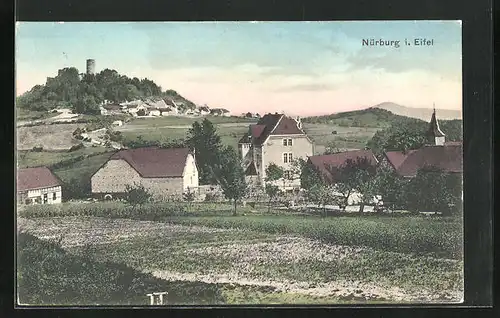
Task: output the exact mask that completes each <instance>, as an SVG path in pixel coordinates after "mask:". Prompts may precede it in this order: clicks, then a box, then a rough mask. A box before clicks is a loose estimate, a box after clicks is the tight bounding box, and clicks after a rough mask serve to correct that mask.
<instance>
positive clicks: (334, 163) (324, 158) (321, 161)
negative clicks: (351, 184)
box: [308, 150, 377, 181]
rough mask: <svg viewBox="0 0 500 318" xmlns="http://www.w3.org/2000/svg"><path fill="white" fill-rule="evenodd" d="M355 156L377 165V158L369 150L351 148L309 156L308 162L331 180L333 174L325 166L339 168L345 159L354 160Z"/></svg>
mask: <svg viewBox="0 0 500 318" xmlns="http://www.w3.org/2000/svg"><path fill="white" fill-rule="evenodd" d="M357 158H366V159H367V160H368V161H369V162H370V163H371V164H372V165H374V166H375V165H377V159H376V158H375V154H374V153H373V152H372V151H371V150H353V151H345V152H339V153H334V154H329V155H317V156H310V157H309V159H308V162H309V164H312V165H313V166H314V167H315V168H316V169H317V170H318V171H319V172H320V173H321V174H322V175H323V176H324V177H325V178H327V179H328V180H329V181H332V180H333V176H332V174H331V173H330V171H329V170H328V169H327V167H334V168H340V167H341V166H342V165H343V164H345V163H346V162H347V160H356V159H357Z"/></svg>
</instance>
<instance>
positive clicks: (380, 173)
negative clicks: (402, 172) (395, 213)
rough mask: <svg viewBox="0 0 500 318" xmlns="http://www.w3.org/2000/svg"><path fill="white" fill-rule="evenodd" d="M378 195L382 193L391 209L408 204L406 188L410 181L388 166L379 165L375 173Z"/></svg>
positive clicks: (385, 202)
mask: <svg viewBox="0 0 500 318" xmlns="http://www.w3.org/2000/svg"><path fill="white" fill-rule="evenodd" d="M375 178H376V181H375V191H376V195H377V194H378V195H381V196H382V200H383V201H384V205H386V206H388V207H389V208H390V209H391V210H395V209H397V208H401V207H404V206H405V205H406V200H405V195H404V193H405V189H406V187H407V183H408V181H407V180H405V179H403V178H401V177H400V176H399V175H398V174H397V172H396V171H395V170H394V169H392V168H388V167H379V168H378V169H377V173H376V175H375Z"/></svg>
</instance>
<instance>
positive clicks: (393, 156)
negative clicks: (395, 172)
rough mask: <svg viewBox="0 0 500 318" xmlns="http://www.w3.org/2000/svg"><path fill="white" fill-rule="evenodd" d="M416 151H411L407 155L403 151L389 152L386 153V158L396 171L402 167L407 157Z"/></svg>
mask: <svg viewBox="0 0 500 318" xmlns="http://www.w3.org/2000/svg"><path fill="white" fill-rule="evenodd" d="M414 151H415V150H409V151H408V152H407V153H403V152H402V151H389V152H386V153H385V156H386V157H387V160H389V163H390V164H391V165H392V166H393V167H394V169H397V168H399V166H401V164H402V163H403V161H405V159H406V157H407V156H408V155H409V154H410V153H412V152H414Z"/></svg>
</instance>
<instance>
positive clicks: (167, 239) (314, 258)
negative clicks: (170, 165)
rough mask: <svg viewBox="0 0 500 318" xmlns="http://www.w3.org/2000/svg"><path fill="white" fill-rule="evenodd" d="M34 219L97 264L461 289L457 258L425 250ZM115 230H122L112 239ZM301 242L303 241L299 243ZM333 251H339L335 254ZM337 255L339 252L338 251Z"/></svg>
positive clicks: (243, 293)
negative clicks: (419, 252) (423, 252)
mask: <svg viewBox="0 0 500 318" xmlns="http://www.w3.org/2000/svg"><path fill="white" fill-rule="evenodd" d="M34 221H35V223H34V224H32V225H31V227H32V230H34V231H35V233H36V232H38V234H37V235H43V236H46V237H51V236H53V237H57V233H64V232H65V229H70V230H71V232H70V233H69V234H66V235H68V236H69V237H67V238H63V239H62V240H63V241H64V242H66V243H65V244H66V245H65V246H66V248H67V251H68V252H69V253H70V254H69V255H73V256H75V257H88V258H91V259H92V261H93V262H97V263H110V264H126V265H127V266H130V267H132V268H134V269H135V270H139V271H141V272H149V271H154V270H160V271H166V272H167V273H180V274H182V275H188V276H189V275H192V274H196V275H205V277H212V276H211V275H213V274H215V275H221V274H229V275H236V277H247V278H248V279H251V280H257V281H261V282H267V281H269V280H272V281H274V282H278V283H285V284H287V283H286V282H307V283H308V284H309V288H314V287H321V286H326V285H328V284H330V283H331V282H352V283H349V285H350V286H354V287H353V288H360V289H361V290H363V289H365V291H367V292H369V290H370V287H363V286H366V285H363V284H371V285H375V286H378V288H381V289H382V290H386V289H391V288H394V287H397V288H402V289H403V290H404V291H405V292H410V293H413V294H416V295H427V297H428V296H429V295H437V296H439V297H444V295H446V294H447V293H450V292H451V293H453V292H456V291H459V290H461V288H462V280H463V278H462V268H463V262H462V261H460V260H449V259H442V258H435V257H432V256H430V255H414V254H412V253H396V252H391V251H384V250H373V249H363V248H362V249H359V247H356V248H355V249H354V250H352V249H351V251H350V252H349V251H348V249H347V250H346V248H345V247H335V245H331V246H332V247H334V250H333V251H330V250H329V249H325V247H323V246H321V245H317V243H312V244H313V245H308V244H311V243H307V242H308V241H307V240H306V241H304V240H303V239H299V241H292V243H293V242H298V243H297V244H299V246H297V245H293V244H296V243H293V244H292V245H290V244H289V243H286V241H279V240H278V238H279V237H280V236H277V235H276V234H271V233H267V232H265V231H254V230H253V229H248V228H243V227H241V228H239V229H236V228H231V229H225V230H222V231H221V230H217V229H216V228H200V230H196V229H195V228H193V227H185V228H172V227H171V225H168V224H164V223H162V222H149V223H148V222H146V223H140V222H133V221H129V220H109V219H106V218H97V219H96V218H82V217H77V218H70V219H68V218H61V219H53V218H43V219H37V220H34ZM359 230H360V231H362V230H363V228H360V229H359ZM54 234H55V235H54ZM116 235H126V236H124V237H121V238H118V240H114V239H113V238H115V237H116ZM89 238H90V240H89ZM92 238H94V239H92ZM110 239H112V240H110ZM71 242H74V243H85V242H89V243H90V244H92V245H90V246H89V245H86V244H85V245H83V246H79V245H72V244H74V243H71ZM92 242H94V243H95V242H99V244H93V243H92ZM263 243H266V244H268V245H265V244H264V245H262V244H263ZM68 244H69V245H68ZM301 244H305V245H303V246H302V247H301V246H300V245H301ZM356 249H357V251H356ZM339 251H340V253H341V254H338V253H339ZM200 253H201V254H200ZM331 253H333V254H331ZM318 255H324V256H323V257H321V256H319V257H318ZM341 255H344V256H343V257H342V258H341V257H340V256H341ZM73 256H70V257H73ZM290 257H291V258H290ZM325 257H326V258H325ZM55 269H56V270H59V271H61V269H60V267H57V266H56V268H55ZM62 272H63V273H64V271H62ZM177 275H178V274H174V276H172V277H173V278H170V279H171V280H173V281H178V280H180V279H182V278H180V276H177ZM176 277H177V279H176ZM233 277H234V276H233ZM192 279H194V280H197V281H200V280H199V279H198V278H197V277H196V276H192ZM182 280H184V279H182ZM188 280H189V279H188ZM236 282H239V280H236ZM356 282H361V284H360V283H356ZM104 283H105V284H112V282H110V281H109V280H104ZM172 284H173V283H172ZM325 284H326V285H325ZM213 285H216V286H219V287H220V288H221V289H220V290H219V291H220V293H221V294H220V295H221V297H222V298H223V300H221V301H222V302H223V303H227V304H232V303H246V304H251V303H294V304H298V303H339V302H340V303H341V302H359V301H364V300H362V299H360V298H353V297H354V296H353V294H346V295H344V296H341V295H333V296H328V297H323V296H321V294H317V295H316V296H309V295H305V294H301V293H297V292H291V291H290V292H287V291H280V292H276V290H274V288H277V287H276V286H275V285H274V283H269V285H267V286H260V287H257V285H254V286H238V285H239V284H238V283H236V284H235V285H236V286H231V285H229V284H227V283H224V284H220V283H216V280H214V281H213V283H211V284H209V285H204V286H206V288H208V289H209V290H210V288H212V287H210V286H213ZM335 286H338V285H335ZM171 288H173V287H171ZM200 288H202V287H200ZM339 288H343V287H339ZM366 289H368V290H366ZM169 290H170V289H169ZM422 297H424V298H425V297H426V296H422ZM373 301H374V302H383V301H384V298H381V297H378V298H377V297H375V298H372V299H371V300H370V302H373Z"/></svg>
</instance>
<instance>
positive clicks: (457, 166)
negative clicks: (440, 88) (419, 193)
mask: <svg viewBox="0 0 500 318" xmlns="http://www.w3.org/2000/svg"><path fill="white" fill-rule="evenodd" d="M426 137H427V143H426V144H425V145H424V146H423V147H421V148H419V149H412V150H408V151H406V152H402V151H388V152H385V153H384V157H383V158H382V160H381V164H382V165H384V166H388V167H390V168H392V169H394V170H395V171H396V172H397V173H398V174H399V175H400V176H402V177H406V178H412V177H415V176H416V175H417V172H418V170H419V169H421V168H424V167H435V168H439V169H441V170H442V171H444V172H448V173H462V172H463V144H462V142H446V135H445V134H444V133H443V132H442V131H441V128H440V127H439V122H438V120H437V118H436V110H434V112H433V113H432V117H431V120H430V122H429V129H428V130H427V132H426Z"/></svg>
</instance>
